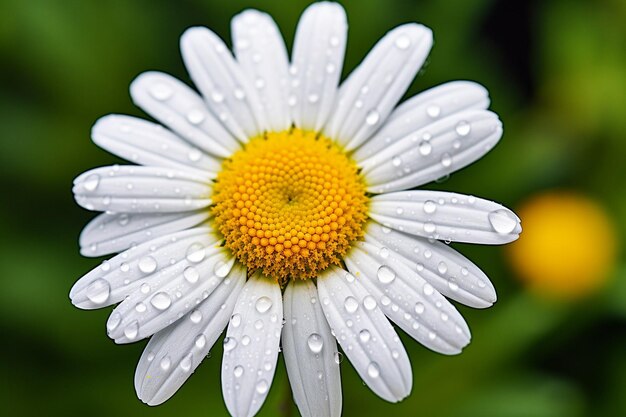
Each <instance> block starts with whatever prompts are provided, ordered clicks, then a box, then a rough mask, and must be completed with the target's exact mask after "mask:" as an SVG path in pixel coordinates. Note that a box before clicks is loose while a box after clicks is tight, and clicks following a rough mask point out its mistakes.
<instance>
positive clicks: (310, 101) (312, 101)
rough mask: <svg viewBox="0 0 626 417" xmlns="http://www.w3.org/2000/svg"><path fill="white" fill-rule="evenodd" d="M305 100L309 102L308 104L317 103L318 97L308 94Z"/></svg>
mask: <svg viewBox="0 0 626 417" xmlns="http://www.w3.org/2000/svg"><path fill="white" fill-rule="evenodd" d="M307 99H308V100H309V103H317V102H318V101H319V99H320V96H319V95H317V94H309V95H308V97H307Z"/></svg>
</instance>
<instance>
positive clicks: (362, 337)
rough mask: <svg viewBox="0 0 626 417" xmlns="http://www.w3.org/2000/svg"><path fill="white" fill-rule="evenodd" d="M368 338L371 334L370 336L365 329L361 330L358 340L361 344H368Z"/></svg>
mask: <svg viewBox="0 0 626 417" xmlns="http://www.w3.org/2000/svg"><path fill="white" fill-rule="evenodd" d="M370 337H371V334H370V332H369V330H367V329H363V330H361V331H360V332H359V339H360V340H361V342H363V343H367V342H369V340H370Z"/></svg>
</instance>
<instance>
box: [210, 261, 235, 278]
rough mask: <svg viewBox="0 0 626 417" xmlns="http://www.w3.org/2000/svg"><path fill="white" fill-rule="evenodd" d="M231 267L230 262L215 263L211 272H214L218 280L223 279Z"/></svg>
mask: <svg viewBox="0 0 626 417" xmlns="http://www.w3.org/2000/svg"><path fill="white" fill-rule="evenodd" d="M231 266H232V263H231V262H224V261H217V263H216V264H215V267H214V268H213V272H215V275H216V276H217V277H218V278H224V277H225V276H226V275H228V273H229V272H230V268H231Z"/></svg>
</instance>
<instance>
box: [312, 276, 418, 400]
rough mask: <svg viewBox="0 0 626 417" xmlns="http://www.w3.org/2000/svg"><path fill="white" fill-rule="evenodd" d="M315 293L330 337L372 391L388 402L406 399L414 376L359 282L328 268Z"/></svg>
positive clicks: (389, 328) (393, 334)
mask: <svg viewBox="0 0 626 417" xmlns="http://www.w3.org/2000/svg"><path fill="white" fill-rule="evenodd" d="M317 290H318V293H319V298H320V300H321V302H322V308H323V309H324V314H325V315H326V319H327V320H328V323H329V324H330V328H331V329H332V331H333V334H334V335H335V337H336V338H337V341H338V342H339V344H340V345H341V348H342V349H343V351H344V353H345V354H346V355H347V356H348V358H349V359H350V362H351V363H352V365H353V366H354V368H355V369H356V371H357V372H358V373H359V375H360V376H361V378H362V379H363V380H364V381H365V383H366V384H367V385H368V386H369V387H370V388H371V390H372V391H374V393H376V395H378V396H380V397H381V398H383V399H384V400H387V401H390V402H397V401H400V400H402V399H403V398H405V397H406V396H407V395H409V393H410V392H411V386H412V384H413V375H412V374H411V364H410V363H409V358H408V356H407V354H406V351H405V350H404V346H402V342H401V341H400V338H399V337H398V335H397V334H396V332H395V331H394V330H393V327H392V326H391V324H390V323H389V321H388V320H387V318H385V315H384V314H383V313H382V311H380V309H379V308H378V307H377V306H376V303H373V304H372V303H371V301H370V299H371V296H370V295H369V294H368V292H367V290H366V289H365V287H364V286H363V283H361V280H360V279H355V277H354V276H353V275H351V274H350V273H348V272H346V271H343V270H342V269H340V268H337V267H331V268H328V269H327V270H326V271H324V272H323V273H322V275H321V276H320V277H319V278H318V280H317ZM368 297H369V298H368Z"/></svg>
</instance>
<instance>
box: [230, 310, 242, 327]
mask: <svg viewBox="0 0 626 417" xmlns="http://www.w3.org/2000/svg"><path fill="white" fill-rule="evenodd" d="M230 324H231V325H232V326H233V327H239V325H240V324H241V314H239V313H235V314H233V316H232V317H231V318H230Z"/></svg>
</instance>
